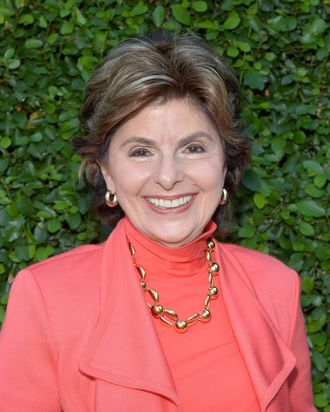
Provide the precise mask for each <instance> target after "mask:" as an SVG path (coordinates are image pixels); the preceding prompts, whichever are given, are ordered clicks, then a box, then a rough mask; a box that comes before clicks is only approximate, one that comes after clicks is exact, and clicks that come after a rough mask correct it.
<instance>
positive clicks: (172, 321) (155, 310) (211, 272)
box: [129, 239, 219, 333]
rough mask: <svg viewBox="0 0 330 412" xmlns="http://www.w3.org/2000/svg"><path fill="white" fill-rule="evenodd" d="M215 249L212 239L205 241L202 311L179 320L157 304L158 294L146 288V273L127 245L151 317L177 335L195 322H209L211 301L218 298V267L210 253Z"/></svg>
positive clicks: (174, 313)
mask: <svg viewBox="0 0 330 412" xmlns="http://www.w3.org/2000/svg"><path fill="white" fill-rule="evenodd" d="M214 247H215V243H214V241H213V240H212V239H208V241H207V248H206V250H205V253H206V259H207V263H208V266H209V267H208V280H209V286H208V291H207V294H206V299H205V302H204V307H203V311H202V312H201V313H200V312H196V313H194V314H193V315H191V316H189V317H188V318H187V319H186V320H180V319H179V315H178V314H177V313H176V312H175V311H174V310H171V309H165V308H164V307H163V306H162V305H161V304H160V303H159V293H158V292H157V291H156V290H155V289H152V288H150V287H148V286H147V283H146V275H147V274H146V271H145V270H144V269H143V267H142V266H141V265H139V264H138V263H136V257H135V250H134V247H133V245H132V244H131V243H129V248H130V251H131V256H132V259H133V263H134V266H135V267H136V269H137V271H138V273H139V275H140V278H141V283H140V284H141V287H142V289H143V290H144V292H148V293H149V295H150V296H151V298H152V300H153V304H152V305H151V304H150V303H147V304H148V306H149V308H150V310H151V314H152V316H153V317H155V318H158V319H160V320H161V321H162V322H164V323H165V324H166V325H168V326H172V327H174V328H175V330H176V331H177V332H179V333H183V332H186V331H187V330H188V328H189V326H191V325H193V324H195V323H196V322H198V321H200V322H207V321H209V320H210V317H211V312H210V305H211V299H216V298H217V297H218V294H219V292H218V288H217V287H216V286H214V281H213V277H214V276H216V275H218V273H219V265H218V264H217V263H216V262H215V261H214V259H213V256H212V252H213V249H214Z"/></svg>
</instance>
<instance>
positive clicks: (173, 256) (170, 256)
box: [124, 217, 217, 281]
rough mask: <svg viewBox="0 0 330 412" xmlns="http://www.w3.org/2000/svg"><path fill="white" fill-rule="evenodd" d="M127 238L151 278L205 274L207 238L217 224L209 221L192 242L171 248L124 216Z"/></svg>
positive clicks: (171, 278) (187, 276)
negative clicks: (139, 229) (142, 230)
mask: <svg viewBox="0 0 330 412" xmlns="http://www.w3.org/2000/svg"><path fill="white" fill-rule="evenodd" d="M124 223H125V231H126V236H127V239H128V241H129V242H130V243H132V245H133V246H134V249H135V255H136V262H137V263H138V264H140V265H141V266H142V267H143V268H144V269H145V270H146V272H147V276H148V278H149V279H152V278H155V279H156V278H157V279H163V280H166V279H169V280H171V281H173V278H177V279H183V278H189V277H195V276H197V275H202V274H203V275H205V272H206V271H207V268H208V265H207V261H206V256H205V249H206V241H207V239H208V238H209V237H210V236H212V234H213V233H214V232H215V230H216V228H217V225H216V224H215V223H214V222H213V221H210V222H209V223H208V225H207V226H206V227H205V230H204V232H203V233H202V234H201V235H200V236H198V237H197V238H196V239H194V240H193V241H192V242H190V243H187V244H186V245H183V246H180V247H178V248H170V247H168V246H164V245H161V244H160V243H157V242H155V241H154V240H151V239H150V238H148V237H146V236H145V235H144V234H143V233H141V232H139V231H138V230H137V229H136V228H135V227H134V226H133V225H132V223H131V222H130V221H129V219H128V218H127V217H126V218H124Z"/></svg>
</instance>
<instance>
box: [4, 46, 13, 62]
mask: <svg viewBox="0 0 330 412" xmlns="http://www.w3.org/2000/svg"><path fill="white" fill-rule="evenodd" d="M14 56H15V49H13V48H12V47H9V49H7V50H6V51H5V54H4V58H5V59H6V60H9V59H11V58H12V57H14Z"/></svg>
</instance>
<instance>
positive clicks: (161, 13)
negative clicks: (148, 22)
mask: <svg viewBox="0 0 330 412" xmlns="http://www.w3.org/2000/svg"><path fill="white" fill-rule="evenodd" d="M164 17H165V9H164V7H163V6H161V5H160V4H159V5H158V6H156V7H155V8H154V10H153V12H152V20H153V22H154V24H155V26H156V27H161V25H162V24H163V22H164Z"/></svg>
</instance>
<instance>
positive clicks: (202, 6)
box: [192, 1, 208, 13]
mask: <svg viewBox="0 0 330 412" xmlns="http://www.w3.org/2000/svg"><path fill="white" fill-rule="evenodd" d="M192 8H193V9H194V10H195V11H197V12H198V13H203V12H204V11H206V10H207V8H208V6H207V3H206V1H194V2H193V4H192Z"/></svg>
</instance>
